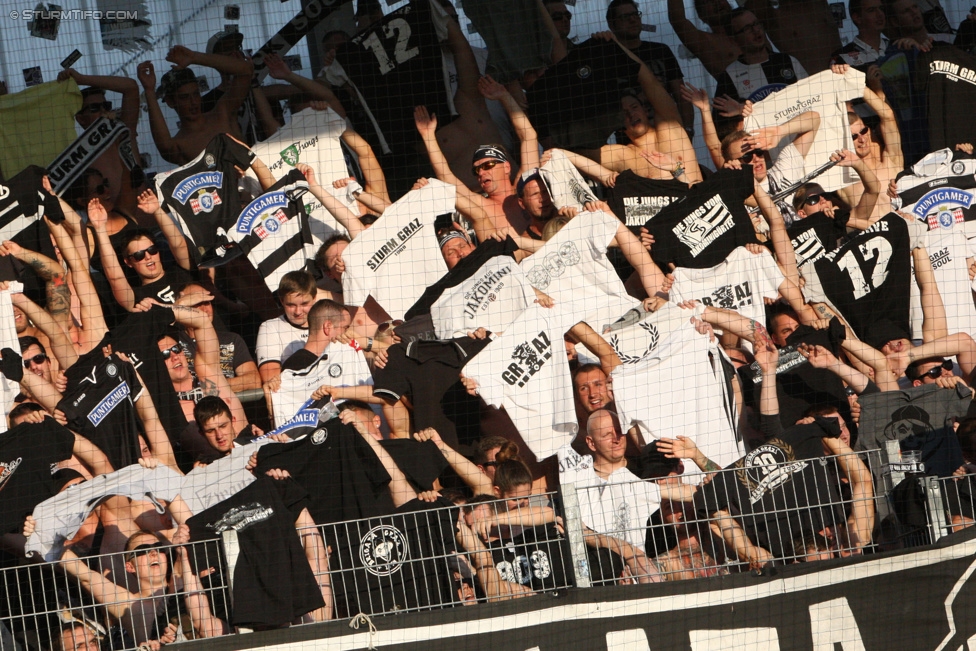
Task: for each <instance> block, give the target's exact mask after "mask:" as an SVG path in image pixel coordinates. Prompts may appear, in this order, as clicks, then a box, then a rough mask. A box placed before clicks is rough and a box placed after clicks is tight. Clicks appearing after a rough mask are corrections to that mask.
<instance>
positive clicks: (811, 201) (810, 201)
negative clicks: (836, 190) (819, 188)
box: [803, 192, 823, 206]
mask: <svg viewBox="0 0 976 651" xmlns="http://www.w3.org/2000/svg"><path fill="white" fill-rule="evenodd" d="M821 199H823V194H822V193H820V192H816V193H814V194H808V195H807V196H806V198H805V199H804V200H803V205H804V206H816V205H817V204H818V203H820V200H821Z"/></svg>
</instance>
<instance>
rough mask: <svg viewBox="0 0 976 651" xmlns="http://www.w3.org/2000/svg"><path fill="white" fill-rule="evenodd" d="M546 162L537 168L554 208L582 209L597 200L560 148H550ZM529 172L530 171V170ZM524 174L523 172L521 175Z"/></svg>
mask: <svg viewBox="0 0 976 651" xmlns="http://www.w3.org/2000/svg"><path fill="white" fill-rule="evenodd" d="M550 151H551V154H550V156H549V160H548V161H546V164H545V165H543V166H542V167H540V168H538V171H539V176H541V177H542V182H543V183H544V184H545V186H546V189H547V190H548V191H549V196H550V197H551V198H552V204H553V205H554V206H556V208H565V207H567V206H568V207H572V208H576V209H577V210H583V209H584V206H585V205H586V204H587V203H588V202H590V201H597V198H596V195H594V194H593V192H592V191H591V190H590V187H589V186H588V185H587V184H586V181H585V180H584V179H583V177H582V176H580V173H579V170H577V169H576V166H575V165H573V164H572V163H571V162H570V160H569V158H568V157H567V156H566V154H564V153H563V151H562V150H561V149H552V150H550ZM530 174H531V172H530ZM524 176H525V175H524V174H523V177H524Z"/></svg>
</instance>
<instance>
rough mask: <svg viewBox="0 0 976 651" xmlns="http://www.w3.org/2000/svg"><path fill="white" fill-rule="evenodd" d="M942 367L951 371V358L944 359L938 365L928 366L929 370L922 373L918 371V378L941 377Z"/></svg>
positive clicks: (933, 378)
mask: <svg viewBox="0 0 976 651" xmlns="http://www.w3.org/2000/svg"><path fill="white" fill-rule="evenodd" d="M942 369H945V370H947V371H951V370H952V360H948V359H947V360H944V361H943V362H942V363H941V364H939V365H938V366H933V367H932V368H930V369H929V370H927V371H925V372H924V373H919V375H918V378H919V379H922V378H923V377H927V378H930V379H932V380H938V379H939V378H940V377H942Z"/></svg>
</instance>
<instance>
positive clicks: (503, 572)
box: [482, 524, 596, 592]
mask: <svg viewBox="0 0 976 651" xmlns="http://www.w3.org/2000/svg"><path fill="white" fill-rule="evenodd" d="M565 544H566V539H565V538H564V537H563V536H562V535H560V533H559V532H558V531H557V530H556V525H554V524H546V525H538V526H535V527H526V528H524V529H522V531H521V533H519V534H518V535H517V536H513V537H512V538H509V539H502V540H495V541H491V542H489V543H488V549H489V550H490V551H491V556H492V559H493V560H494V562H495V568H494V569H495V571H496V572H498V575H499V576H500V577H501V578H502V580H503V581H508V582H509V583H515V584H517V585H524V586H526V587H528V588H531V589H533V590H535V591H537V592H544V591H547V590H557V589H560V588H565V587H568V586H570V585H572V584H573V573H572V566H573V561H572V558H570V556H569V554H568V549H567V548H565ZM564 550H565V551H564ZM592 569H594V570H596V568H592ZM482 571H488V572H490V571H491V569H487V568H486V569H485V570H482Z"/></svg>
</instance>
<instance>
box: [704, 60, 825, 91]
mask: <svg viewBox="0 0 976 651" xmlns="http://www.w3.org/2000/svg"><path fill="white" fill-rule="evenodd" d="M806 77H807V71H806V70H804V69H803V66H801V65H800V62H799V61H797V60H796V59H794V58H793V57H791V56H789V55H788V54H783V53H782V52H770V53H769V58H767V59H766V60H765V61H763V62H762V63H745V62H744V61H743V60H742V59H741V57H740V58H739V59H736V60H735V61H733V62H732V63H730V64H729V67H728V68H726V69H725V72H723V73H721V74H720V75H719V76H718V86H717V87H716V88H715V97H720V96H722V95H728V96H729V97H731V98H732V99H738V100H739V101H740V102H741V101H745V100H747V99H748V100H752V102H753V103H758V102H759V101H760V100H762V99H763V98H765V97H768V96H769V95H771V94H773V93H775V92H777V91H781V90H783V89H784V88H786V86H787V85H789V84H795V83H796V82H797V81H798V80H800V79H806Z"/></svg>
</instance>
